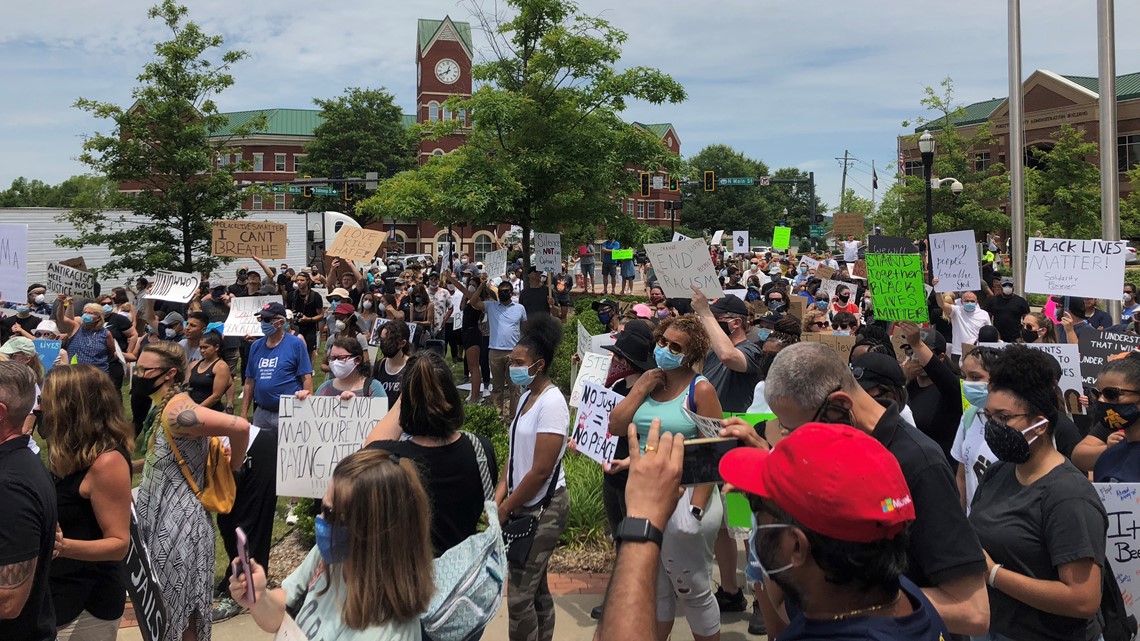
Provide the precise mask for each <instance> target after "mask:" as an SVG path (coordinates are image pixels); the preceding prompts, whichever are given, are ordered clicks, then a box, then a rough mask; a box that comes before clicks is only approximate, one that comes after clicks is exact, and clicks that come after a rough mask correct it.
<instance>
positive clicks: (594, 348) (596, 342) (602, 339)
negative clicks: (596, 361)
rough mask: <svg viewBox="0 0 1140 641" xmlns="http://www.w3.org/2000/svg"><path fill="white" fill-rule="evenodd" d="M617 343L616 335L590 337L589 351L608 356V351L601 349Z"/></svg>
mask: <svg viewBox="0 0 1140 641" xmlns="http://www.w3.org/2000/svg"><path fill="white" fill-rule="evenodd" d="M616 341H617V334H611V333H609V332H606V333H605V334H596V335H594V336H591V337H590V351H591V352H593V353H595V354H608V353H609V350H605V349H602V348H603V347H605V346H606V345H613V344H614V343H615V342H616Z"/></svg>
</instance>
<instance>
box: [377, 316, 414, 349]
mask: <svg viewBox="0 0 1140 641" xmlns="http://www.w3.org/2000/svg"><path fill="white" fill-rule="evenodd" d="M390 322H392V321H390V320H389V319H387V318H377V319H376V322H375V323H373V324H372V333H371V334H370V335H369V336H368V344H369V345H379V344H380V330H382V329H384V326H385V325H387V324H388V323H390ZM418 328H419V325H416V324H415V323H408V344H409V345H415V344H416V329H418Z"/></svg>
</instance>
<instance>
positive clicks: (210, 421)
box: [165, 394, 249, 470]
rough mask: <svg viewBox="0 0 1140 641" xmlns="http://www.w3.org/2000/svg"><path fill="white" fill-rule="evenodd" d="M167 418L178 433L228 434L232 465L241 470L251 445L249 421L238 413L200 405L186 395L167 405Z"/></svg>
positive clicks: (193, 435)
mask: <svg viewBox="0 0 1140 641" xmlns="http://www.w3.org/2000/svg"><path fill="white" fill-rule="evenodd" d="M165 418H166V420H167V421H169V422H170V423H169V425H170V429H171V431H172V432H173V433H174V435H175V436H182V437H189V438H194V437H202V436H226V437H229V439H230V451H231V452H237V453H238V455H237V456H231V457H230V467H231V468H233V469H235V470H236V469H238V468H239V467H241V464H242V462H243V461H244V460H245V451H246V450H247V449H248V446H249V423H248V422H247V421H246V420H245V419H244V418H241V417H239V416H233V415H231V414H224V413H222V412H215V411H214V410H211V409H207V408H205V407H202V406H201V405H198V404H197V403H195V402H194V401H192V400H190V397H189V396H188V395H186V394H179V395H178V396H175V397H174V398H173V399H171V400H170V402H169V403H168V404H167V405H166V416H165Z"/></svg>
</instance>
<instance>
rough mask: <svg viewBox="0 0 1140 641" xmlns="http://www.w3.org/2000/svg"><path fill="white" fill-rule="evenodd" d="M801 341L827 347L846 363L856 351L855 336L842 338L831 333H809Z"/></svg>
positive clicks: (801, 337)
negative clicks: (852, 352)
mask: <svg viewBox="0 0 1140 641" xmlns="http://www.w3.org/2000/svg"><path fill="white" fill-rule="evenodd" d="M800 341H801V342H804V343H819V344H821V345H826V346H827V347H829V348H830V349H831V350H832V351H834V352H835V353H836V354H839V356H840V357H841V358H842V359H843V362H844V363H846V362H847V359H848V358H850V357H851V350H853V349H855V337H854V336H840V335H838V334H832V333H830V332H808V333H806V334H803V335H802V336H800Z"/></svg>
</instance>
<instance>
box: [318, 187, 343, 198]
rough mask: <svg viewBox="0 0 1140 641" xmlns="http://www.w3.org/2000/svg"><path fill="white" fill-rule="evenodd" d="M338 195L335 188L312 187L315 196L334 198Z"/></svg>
mask: <svg viewBox="0 0 1140 641" xmlns="http://www.w3.org/2000/svg"><path fill="white" fill-rule="evenodd" d="M339 193H340V190H339V189H337V188H336V187H313V194H314V195H316V196H335V195H337V194H339Z"/></svg>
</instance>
